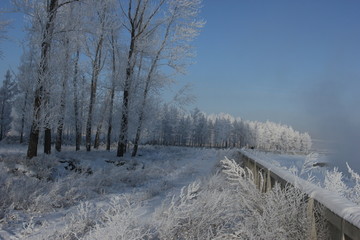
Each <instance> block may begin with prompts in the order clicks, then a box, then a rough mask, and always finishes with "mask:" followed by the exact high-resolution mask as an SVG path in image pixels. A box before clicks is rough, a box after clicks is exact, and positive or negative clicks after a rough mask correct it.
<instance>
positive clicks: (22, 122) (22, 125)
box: [20, 90, 28, 143]
mask: <svg viewBox="0 0 360 240" xmlns="http://www.w3.org/2000/svg"><path fill="white" fill-rule="evenodd" d="M27 101H28V90H26V92H25V99H24V105H23V107H22V109H21V111H22V113H21V130H20V143H23V142H24V128H25V111H26V106H27Z"/></svg>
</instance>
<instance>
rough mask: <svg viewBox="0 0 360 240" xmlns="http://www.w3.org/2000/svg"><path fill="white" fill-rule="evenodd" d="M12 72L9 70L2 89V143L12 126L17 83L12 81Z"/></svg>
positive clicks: (0, 102) (0, 99)
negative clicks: (12, 110)
mask: <svg viewBox="0 0 360 240" xmlns="http://www.w3.org/2000/svg"><path fill="white" fill-rule="evenodd" d="M12 78H13V77H12V75H11V73H10V70H7V72H6V74H5V79H4V81H3V83H2V87H1V88H0V141H1V140H2V139H3V138H4V137H5V136H6V134H7V132H8V131H9V130H10V125H11V121H12V118H11V109H12V107H11V106H12V102H13V97H14V95H15V94H16V83H15V81H14V80H13V79H12Z"/></svg>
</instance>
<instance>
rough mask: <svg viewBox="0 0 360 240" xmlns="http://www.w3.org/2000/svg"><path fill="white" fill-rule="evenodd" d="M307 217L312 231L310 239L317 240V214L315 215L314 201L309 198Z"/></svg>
mask: <svg viewBox="0 0 360 240" xmlns="http://www.w3.org/2000/svg"><path fill="white" fill-rule="evenodd" d="M307 216H308V219H309V221H310V229H309V231H310V232H309V237H310V238H309V239H310V240H316V239H317V233H316V223H315V214H314V199H313V198H309V200H308V203H307Z"/></svg>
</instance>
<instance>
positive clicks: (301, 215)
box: [157, 159, 327, 240]
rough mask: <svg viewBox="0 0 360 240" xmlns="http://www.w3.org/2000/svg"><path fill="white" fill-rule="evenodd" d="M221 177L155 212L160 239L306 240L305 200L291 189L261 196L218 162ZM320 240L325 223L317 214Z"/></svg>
mask: <svg viewBox="0 0 360 240" xmlns="http://www.w3.org/2000/svg"><path fill="white" fill-rule="evenodd" d="M222 164H223V168H224V170H223V172H225V174H226V175H227V176H228V180H227V181H226V180H225V178H224V175H221V174H217V175H214V176H213V177H211V178H210V179H206V180H203V181H200V182H199V181H197V182H194V183H192V184H190V185H189V186H187V187H186V188H183V189H182V191H181V194H180V195H179V196H178V197H172V198H171V199H170V200H168V201H167V202H165V203H164V205H163V206H162V208H161V209H160V210H158V212H157V219H159V220H158V221H159V226H158V227H157V229H158V234H159V238H160V239H214V238H216V239H230V238H234V239H257V240H258V239H309V236H310V229H311V226H312V221H311V220H310V219H309V216H308V214H307V211H308V209H307V200H306V199H307V198H306V196H305V194H304V193H302V192H300V191H299V190H298V189H296V188H293V187H290V186H288V187H286V188H285V189H281V188H280V186H279V185H276V186H275V187H274V188H273V189H272V190H271V191H269V192H267V193H262V192H260V191H258V190H257V189H256V187H255V185H254V184H253V183H252V175H251V172H250V171H249V170H246V169H243V168H241V167H240V166H239V165H238V164H236V163H235V162H234V161H232V160H229V159H224V160H223V161H222ZM317 216H318V217H317V219H316V221H317V231H318V233H317V234H318V238H319V239H326V237H327V235H326V228H325V221H324V219H323V218H322V217H321V214H317Z"/></svg>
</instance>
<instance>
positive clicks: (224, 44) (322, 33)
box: [0, 0, 360, 135]
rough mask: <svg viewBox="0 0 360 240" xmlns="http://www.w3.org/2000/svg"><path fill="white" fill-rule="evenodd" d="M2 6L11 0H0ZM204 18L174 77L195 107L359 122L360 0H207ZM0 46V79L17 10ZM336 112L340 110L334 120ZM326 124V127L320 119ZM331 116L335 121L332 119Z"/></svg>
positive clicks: (12, 51)
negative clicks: (190, 53) (185, 85)
mask: <svg viewBox="0 0 360 240" xmlns="http://www.w3.org/2000/svg"><path fill="white" fill-rule="evenodd" d="M0 1H1V2H0V8H2V7H6V6H7V5H8V2H9V0H0ZM203 5H204V8H203V9H202V13H201V16H202V18H204V19H205V20H206V21H207V24H206V26H205V28H204V29H203V31H202V33H201V35H200V36H199V38H198V39H197V40H196V42H195V43H194V45H195V47H196V51H197V57H196V59H195V61H196V64H194V65H192V66H191V67H190V68H189V70H188V74H187V75H185V76H180V77H179V80H181V81H184V82H191V83H192V84H193V94H194V95H196V97H197V102H196V104H194V105H193V106H194V107H195V106H197V107H199V108H200V109H201V110H203V111H205V112H207V113H220V112H226V113H230V114H232V115H234V116H239V117H242V118H244V119H249V120H260V121H265V120H271V121H275V122H281V123H284V124H288V125H292V126H293V127H294V128H295V129H299V130H307V131H310V132H311V133H314V134H315V135H319V134H321V133H323V132H327V131H328V130H329V129H330V128H333V127H334V126H335V125H336V124H337V122H338V121H340V123H342V122H349V123H350V124H353V125H356V126H358V127H359V128H360V126H359V122H360V120H359V119H360V114H359V110H358V109H359V104H360V94H359V90H360V1H355V0H346V1H343V0H337V1H332V0H326V1H325V0H323V1H320V0H316V1H315V0H303V1H299V0H282V1H280V0H263V1H260V0H204V2H203ZM5 17H7V18H12V19H15V20H16V21H14V23H13V25H12V26H11V28H10V29H9V33H8V35H9V38H10V40H11V41H3V42H1V44H0V47H1V49H2V50H3V52H4V57H3V59H1V60H0V75H1V77H2V78H3V76H4V75H5V71H6V69H8V68H9V67H10V68H12V69H14V70H16V67H17V63H18V61H19V58H20V55H21V47H20V45H19V43H20V41H21V39H22V38H23V35H24V34H23V32H22V27H21V20H22V16H21V15H19V14H17V15H15V14H7V15H5ZM339 116H342V117H341V118H340V119H339ZM325 120H326V121H327V120H328V121H330V122H331V124H330V127H324V126H323V124H322V123H323V122H324V121H325ZM333 120H336V121H333Z"/></svg>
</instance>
